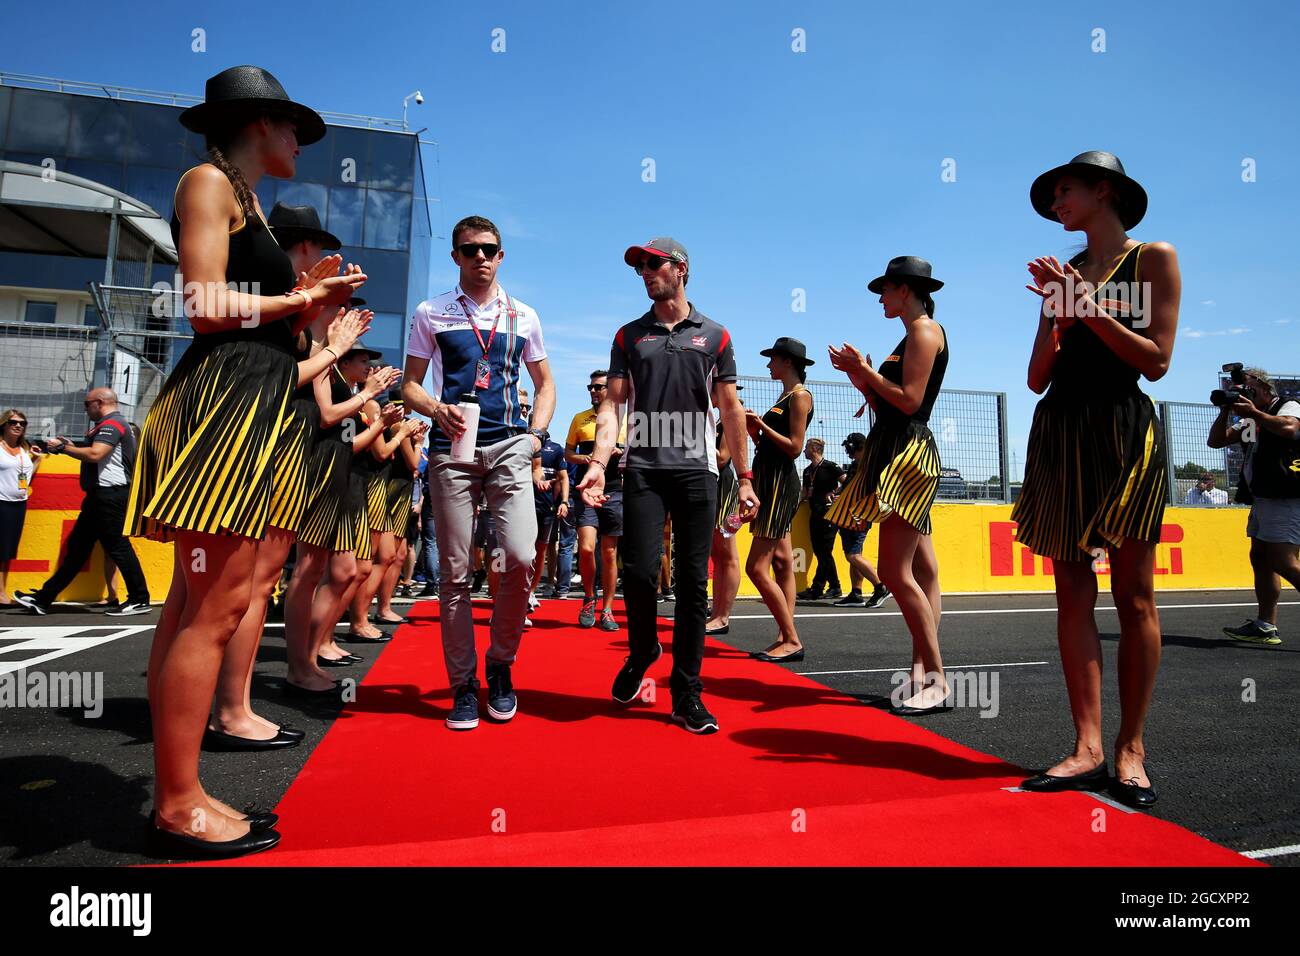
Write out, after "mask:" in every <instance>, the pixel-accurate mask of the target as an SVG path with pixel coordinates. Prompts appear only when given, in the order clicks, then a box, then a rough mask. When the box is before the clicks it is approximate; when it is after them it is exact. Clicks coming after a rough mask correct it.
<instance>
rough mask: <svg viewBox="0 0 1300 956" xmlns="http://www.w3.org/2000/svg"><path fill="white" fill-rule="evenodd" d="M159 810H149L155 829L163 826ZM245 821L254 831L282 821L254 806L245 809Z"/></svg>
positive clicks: (260, 830)
mask: <svg viewBox="0 0 1300 956" xmlns="http://www.w3.org/2000/svg"><path fill="white" fill-rule="evenodd" d="M157 817H158V811H157V810H150V811H149V825H150V826H151V827H154V828H155V829H159V830H161V829H162V828H161V827H159V826H158V824H157ZM244 822H245V823H247V824H248V828H249V830H250V831H251V832H253V833H261V832H262V831H263V830H269V829H271V828H272V827H273V826H275V825H276V824H277V823H279V822H280V817H279V816H278V815H276V814H274V813H271V812H270V811H269V810H254V809H252V808H249V809H246V810H245V811H244Z"/></svg>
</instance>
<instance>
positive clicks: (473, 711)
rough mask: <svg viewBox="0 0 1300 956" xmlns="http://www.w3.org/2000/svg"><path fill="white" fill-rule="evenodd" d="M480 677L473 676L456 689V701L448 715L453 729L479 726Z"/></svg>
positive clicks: (449, 725)
mask: <svg viewBox="0 0 1300 956" xmlns="http://www.w3.org/2000/svg"><path fill="white" fill-rule="evenodd" d="M478 687H479V684H478V679H477V678H474V677H471V678H470V679H469V680H467V681H466V682H465V683H464V684H462V685H461V686H460V687H458V688H457V689H456V698H455V702H454V703H453V704H452V707H451V713H450V714H448V715H447V726H448V727H449V728H451V729H452V730H473V729H474V728H475V727H477V726H478Z"/></svg>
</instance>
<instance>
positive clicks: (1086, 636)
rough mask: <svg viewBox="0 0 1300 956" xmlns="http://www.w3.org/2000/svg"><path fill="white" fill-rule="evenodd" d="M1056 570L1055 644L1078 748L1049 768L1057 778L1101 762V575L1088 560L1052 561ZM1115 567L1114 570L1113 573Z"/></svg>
mask: <svg viewBox="0 0 1300 956" xmlns="http://www.w3.org/2000/svg"><path fill="white" fill-rule="evenodd" d="M1053 564H1054V566H1055V571H1056V608H1057V614H1056V643H1057V645H1058V647H1059V648H1060V651H1061V668H1062V670H1064V672H1065V686H1066V689H1067V690H1068V691H1069V694H1070V713H1071V714H1072V715H1073V717H1074V738H1075V739H1074V752H1073V753H1071V754H1070V755H1069V756H1068V757H1066V758H1065V759H1064V760H1062V761H1061V762H1060V763H1058V764H1056V765H1055V766H1054V767H1051V768H1049V769H1048V771H1047V772H1048V773H1049V774H1051V775H1052V776H1054V777H1072V776H1075V775H1076V774H1081V773H1087V772H1088V771H1089V770H1095V769H1096V768H1097V767H1099V766H1101V764H1102V762H1103V761H1104V760H1105V759H1106V751H1105V749H1104V748H1103V747H1102V743H1101V674H1102V664H1101V637H1100V636H1099V635H1098V633H1097V621H1096V619H1095V617H1094V609H1095V608H1096V606H1097V575H1096V573H1095V572H1094V571H1093V570H1092V563H1091V562H1089V561H1054V562H1053ZM1114 573H1115V569H1114V568H1113V567H1112V569H1111V574H1112V576H1114Z"/></svg>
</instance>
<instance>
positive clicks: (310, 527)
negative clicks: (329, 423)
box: [298, 438, 352, 551]
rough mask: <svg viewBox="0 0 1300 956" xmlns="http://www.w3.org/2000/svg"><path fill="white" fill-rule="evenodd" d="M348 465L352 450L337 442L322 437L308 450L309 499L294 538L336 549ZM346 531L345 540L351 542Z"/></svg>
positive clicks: (348, 473) (349, 472)
mask: <svg viewBox="0 0 1300 956" xmlns="http://www.w3.org/2000/svg"><path fill="white" fill-rule="evenodd" d="M351 468H352V449H351V448H350V447H348V446H347V445H345V444H344V443H343V442H341V441H336V440H334V439H332V438H323V439H321V440H319V441H317V442H316V447H315V448H313V449H312V454H311V462H310V464H309V465H308V469H307V481H308V484H309V485H310V486H311V489H312V492H311V498H310V500H309V501H308V502H307V509H306V511H305V512H304V514H303V518H302V524H301V527H300V530H299V531H298V540H299V541H301V542H303V543H304V544H310V545H313V546H315V547H317V548H327V549H329V550H331V551H334V550H345V551H351V550H352V548H337V547H336V545H337V544H338V541H339V536H340V535H339V529H340V525H341V524H342V523H343V520H344V517H345V515H346V513H347V499H348V479H349V475H350V474H351ZM351 538H352V532H351V531H350V530H349V532H348V534H347V539H348V540H349V541H351Z"/></svg>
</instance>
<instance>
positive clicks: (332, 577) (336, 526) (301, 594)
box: [284, 313, 401, 696]
mask: <svg viewBox="0 0 1300 956" xmlns="http://www.w3.org/2000/svg"><path fill="white" fill-rule="evenodd" d="M363 314H365V313H363ZM357 354H358V349H357V348H355V347H354V348H353V350H352V351H351V352H348V353H345V356H346V357H347V358H348V360H349V362H351V360H352V359H353V358H354V357H355V356H356V355H357ZM361 354H362V358H363V359H364V360H365V361H366V362H368V361H369V355H370V354H371V353H369V352H365V351H364V347H363V348H362V351H361ZM374 354H376V355H378V353H374ZM400 378H401V372H400V371H399V370H397V369H395V368H391V367H389V368H374V369H370V370H369V372H368V374H367V376H366V381H365V383H364V384H363V385H362V386H361V390H360V391H359V392H358V393H357V394H355V395H353V394H352V388H351V386H350V385H349V384H348V383H347V382H345V381H344V379H343V376H342V375H341V373H340V372H339V371H338V368H337V367H336V368H334V369H331V370H329V371H327V372H325V373H322V374H321V375H318V376H317V377H316V379H315V380H314V381H313V382H312V395H313V399H314V401H315V404H316V406H317V407H318V408H319V409H320V430H319V432H318V435H317V440H316V443H315V446H314V448H313V451H312V457H311V460H310V462H309V463H308V468H307V475H308V484H309V486H310V487H311V489H312V494H311V497H310V499H309V501H308V503H307V508H306V511H305V513H304V514H303V519H302V522H301V525H300V528H299V532H298V557H297V563H296V566H295V568H294V574H293V578H292V580H291V581H290V582H289V588H288V591H287V592H286V594H285V614H284V622H285V623H284V635H285V643H286V645H287V647H288V654H287V658H288V667H287V673H286V678H285V685H286V686H285V690H286V692H287V693H289V694H291V695H297V696H306V695H309V694H320V695H328V694H330V693H332V692H333V691H334V689H335V682H334V680H333V678H332V677H330V676H329V674H327V673H326V672H325V671H324V670H322V669H321V667H320V665H319V664H318V663H317V658H318V657H324V656H326V655H324V654H322V653H321V650H322V648H321V645H322V644H324V643H329V644H330V650H329V652H328V656H330V657H337V658H341V657H342V656H343V652H342V650H341V649H339V650H337V651H336V650H335V648H337V645H336V644H334V643H333V631H334V624H335V623H336V622H337V621H338V619H339V614H340V612H341V609H342V606H343V605H342V601H343V595H344V593H345V592H346V590H347V587H348V585H349V584H350V583H351V582H352V580H353V578H354V577H355V576H356V573H357V565H356V555H355V553H354V550H353V548H354V546H353V545H352V534H351V530H350V526H349V531H348V533H347V534H346V535H344V536H343V538H344V540H342V541H341V540H340V526H341V525H342V523H343V522H344V520H345V516H346V514H347V511H346V509H347V500H348V492H349V482H350V478H351V472H352V449H353V445H356V446H357V447H358V450H362V451H363V450H365V448H366V447H368V446H369V443H370V442H372V441H374V439H375V438H376V437H378V434H379V429H378V428H377V427H376V428H375V429H373V430H369V429H367V428H365V427H364V426H362V427H361V428H358V427H357V426H358V425H359V424H360V420H359V419H355V420H354V418H353V416H355V415H357V413H358V412H359V411H360V410H361V408H362V407H363V406H364V405H365V403H366V402H369V401H373V400H374V399H376V398H378V397H379V396H380V395H382V394H384V393H385V392H387V391H388V389H390V388H391V387H392V386H393V384H394V383H395V382H397V380H398V379H400ZM345 429H346V430H347V431H349V432H351V434H352V435H354V436H355V437H354V438H353V441H352V442H347V441H345V438H346V437H347V436H346V435H345ZM343 545H348V547H342V546H343ZM326 637H328V641H326V639H325V638H326Z"/></svg>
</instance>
